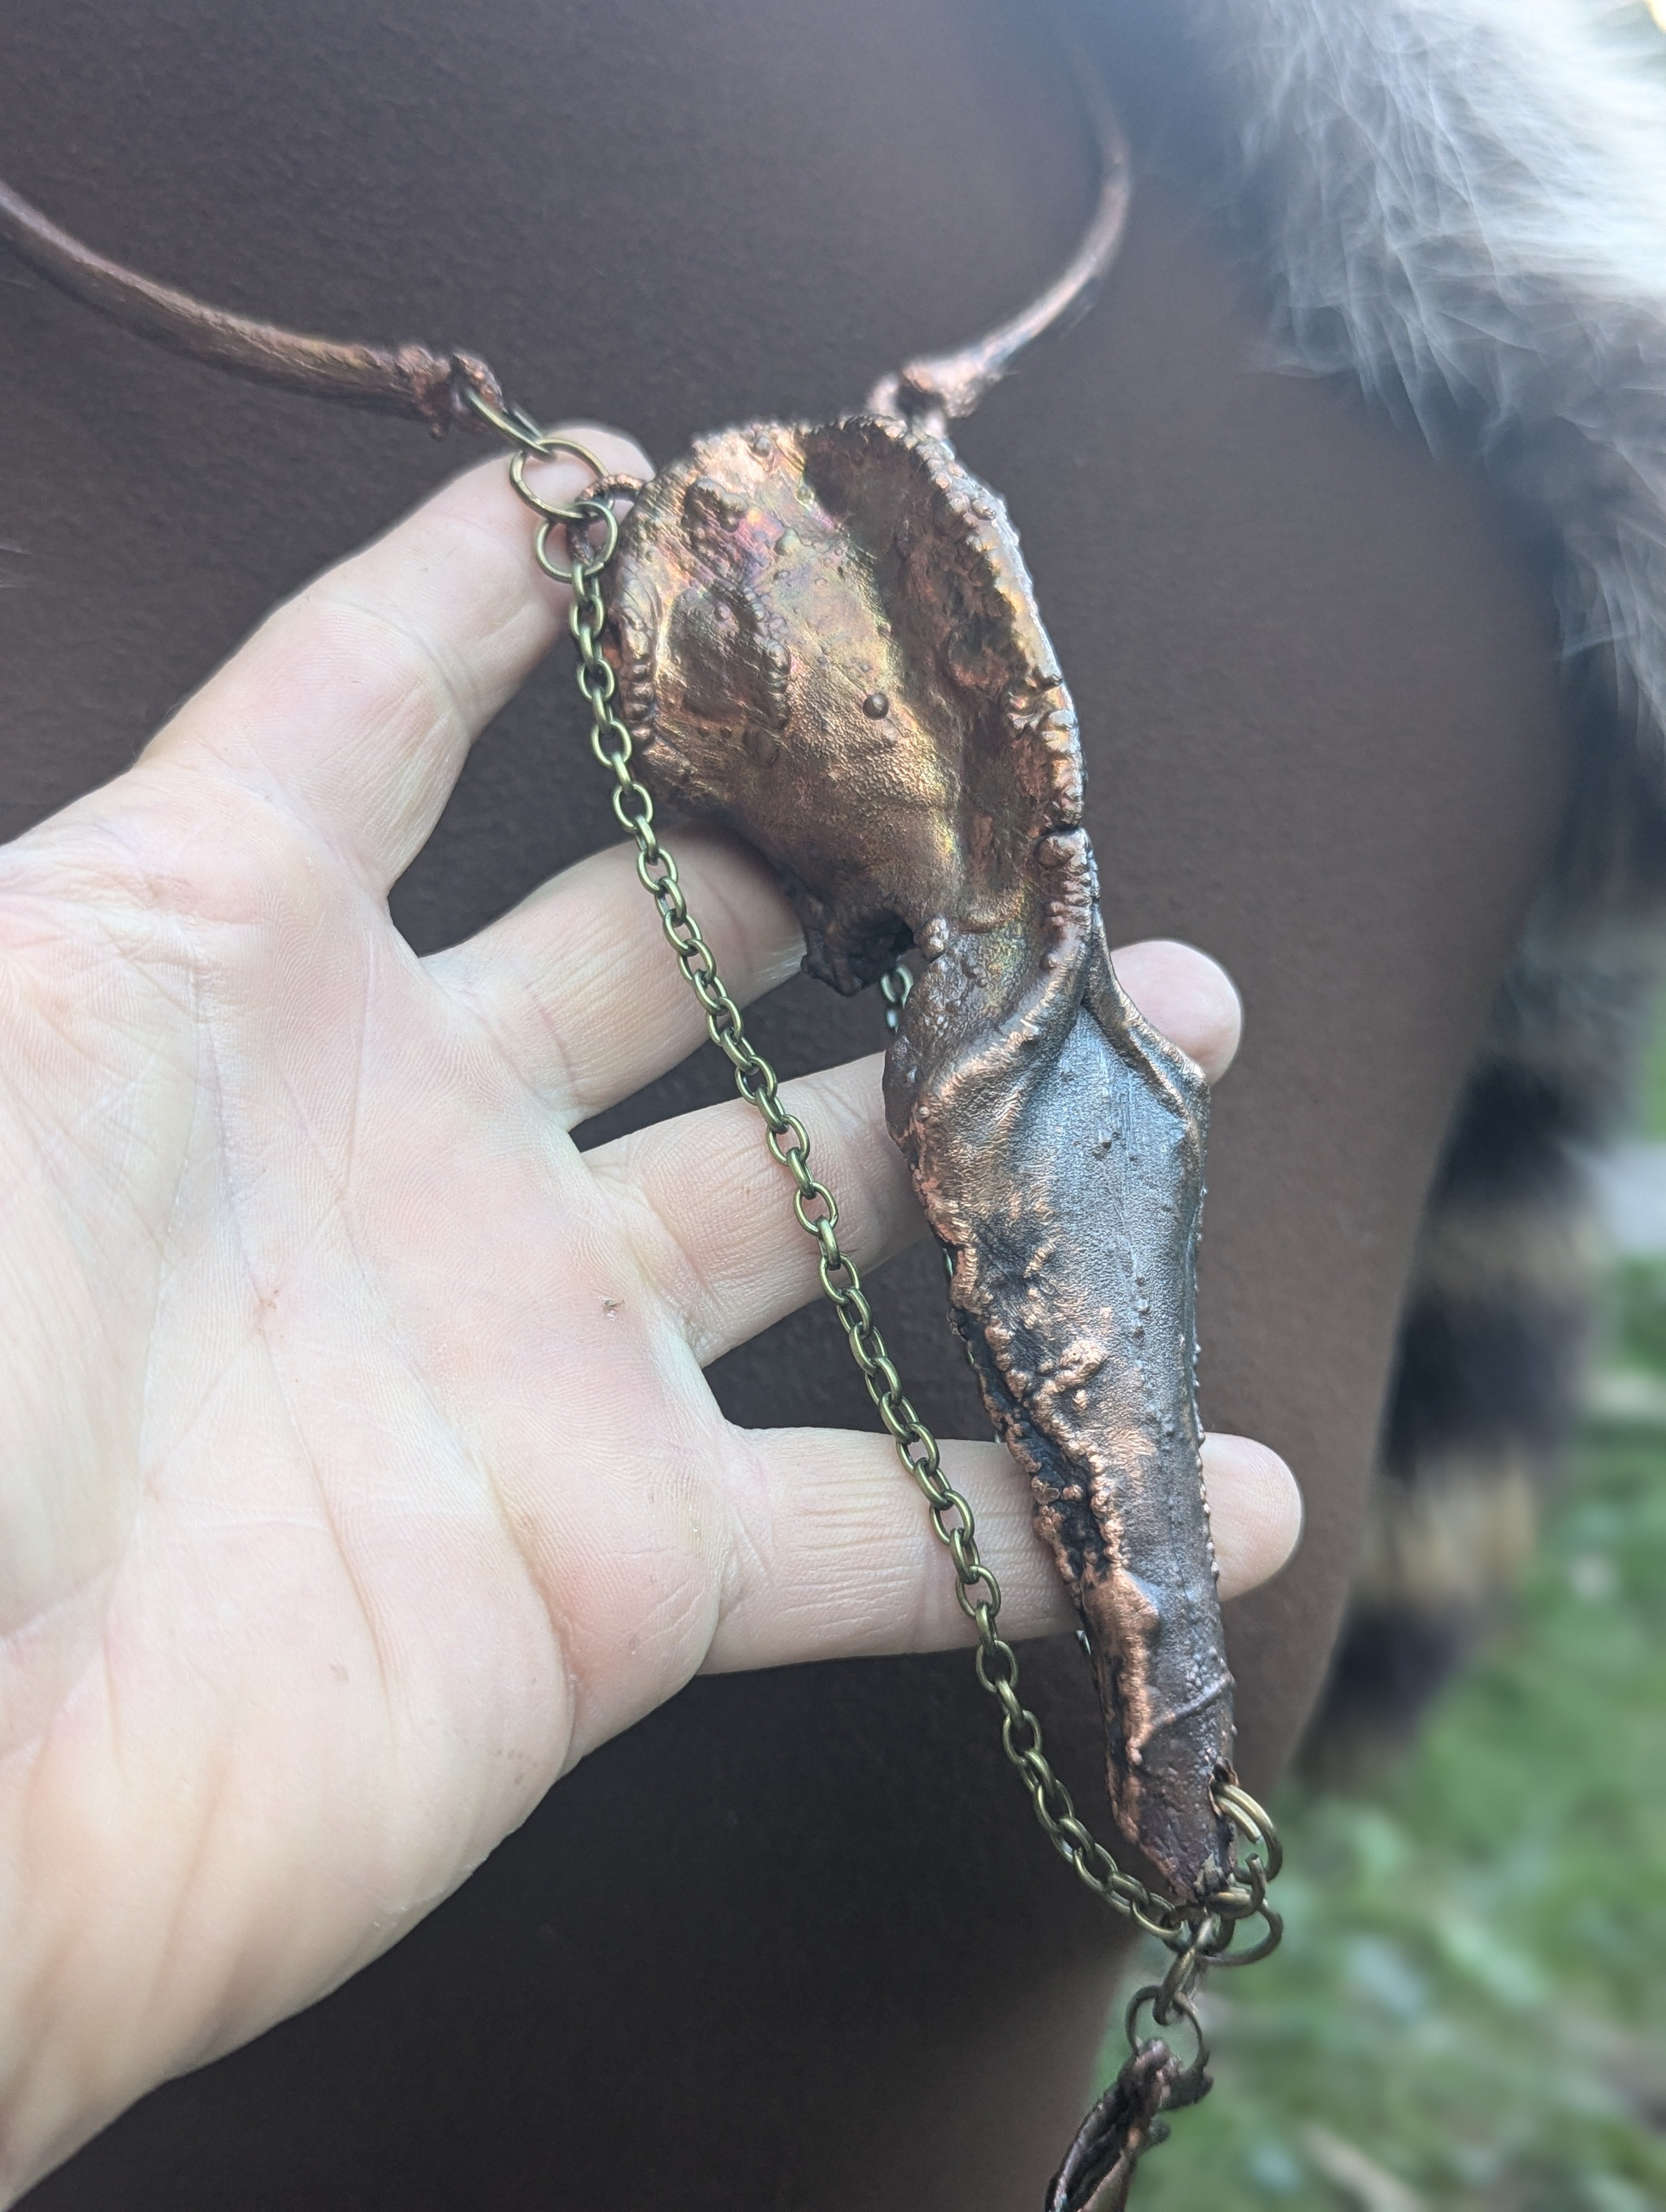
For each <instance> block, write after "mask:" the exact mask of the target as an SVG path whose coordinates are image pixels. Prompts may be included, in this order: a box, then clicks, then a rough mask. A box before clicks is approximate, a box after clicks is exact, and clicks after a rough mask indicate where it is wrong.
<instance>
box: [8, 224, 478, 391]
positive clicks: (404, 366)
mask: <svg viewBox="0 0 1666 2212" xmlns="http://www.w3.org/2000/svg"><path fill="white" fill-rule="evenodd" d="M0 240H4V241H5V243H6V244H7V245H8V246H10V247H11V249H12V251H13V252H15V253H16V254H17V255H18V256H19V257H20V258H21V259H23V260H24V261H27V263H28V264H29V266H30V267H31V268H32V269H33V270H36V271H37V272H38V273H39V274H40V276H45V277H47V278H49V279H50V280H51V282H52V283H54V284H56V285H58V287H59V288H60V289H61V290H63V291H65V292H68V293H70V295H72V296H73V297H74V298H76V299H77V300H80V301H83V302H84V303H85V304H86V305H87V306H88V307H97V308H100V310H101V311H102V312H103V313H105V314H106V315H109V316H110V317H112V319H114V320H115V321H116V322H119V323H120V324H122V325H124V326H125V328H126V329H128V330H130V331H134V332H135V333H136V334H137V336H138V337H146V338H150V339H153V340H154V341H155V343H157V344H158V345H163V346H166V347H167V349H169V351H170V352H173V353H181V354H185V355H188V356H190V357H191V359H192V360H193V361H201V362H207V364H208V365H209V367H210V368H223V369H228V370H229V371H230V372H231V373H232V374H233V375H234V376H244V377H249V378H252V379H253V380H254V381H255V382H257V383H259V384H275V385H278V386H282V387H283V389H285V390H286V391H289V392H306V393H307V394H309V395H310V396H311V397H313V398H318V399H337V400H342V401H344V402H345V403H346V404H348V405H350V406H353V407H367V408H370V409H372V410H374V411H376V412H377V413H379V414H384V415H414V416H417V418H418V420H419V421H422V422H426V423H427V424H428V425H429V428H431V429H434V430H435V431H440V430H444V429H447V428H449V427H450V426H451V425H452V424H453V423H454V422H460V423H464V424H474V425H475V426H478V424H479V421H480V412H479V410H477V409H475V408H474V407H472V406H471V404H469V397H470V395H471V394H473V395H474V396H475V397H477V398H479V399H483V400H484V401H485V402H486V403H487V404H488V406H489V407H492V408H496V409H498V410H501V409H502V404H503V393H502V388H501V387H500V386H499V384H498V381H497V379H496V377H495V376H494V375H493V374H492V373H491V371H490V369H489V368H487V366H486V364H485V362H483V361H480V360H477V358H476V356H474V355H473V354H469V353H435V351H434V350H433V349H431V348H430V347H428V346H425V345H416V344H411V345H402V346H376V345H364V344H361V343H356V342H340V341H337V340H336V339H334V338H317V337H306V336H304V335H302V334H301V332H299V331H285V330H280V329H279V328H278V326H277V324H275V323H261V322H256V321H254V320H252V319H251V318H250V317H248V316H246V315H234V314H229V313H227V312H226V310H225V309H224V308H222V307H208V306H205V305H204V302H203V301H201V300H193V299H192V297H191V295H189V293H186V292H179V291H175V290H174V289H173V287H172V286H171V285H167V284H157V283H153V282H152V280H151V279H150V278H149V277H148V276H139V275H138V274H137V271H136V270H131V269H125V268H124V267H123V266H122V264H120V263H119V261H112V260H110V259H108V258H106V256H105V255H104V254H101V253H95V252H94V250H93V249H92V247H91V246H83V245H82V242H81V240H79V239H76V238H71V237H70V234H69V232H68V231H66V230H60V229H59V228H58V225H57V224H56V223H55V222H52V221H50V220H49V219H48V217H47V216H44V215H42V213H41V212H40V209H39V208H36V207H32V206H31V205H30V204H29V203H28V201H27V200H26V199H24V198H23V197H22V196H21V194H20V193H18V192H15V191H12V189H11V187H10V186H9V185H7V184H4V183H3V182H0Z"/></svg>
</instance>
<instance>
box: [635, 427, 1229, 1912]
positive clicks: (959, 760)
mask: <svg viewBox="0 0 1666 2212" xmlns="http://www.w3.org/2000/svg"><path fill="white" fill-rule="evenodd" d="M610 598H611V606H610V640H609V649H610V653H611V655H612V656H613V658H614V659H615V661H616V665H617V671H618V676H619V697H620V706H621V712H622V714H623V719H624V720H625V722H626V724H627V725H628V726H629V729H630V732H631V734H632V737H633V738H634V739H635V741H636V744H638V746H639V747H640V749H641V750H640V766H641V775H642V776H643V779H644V781H646V782H647V783H648V786H649V787H650V789H651V790H652V791H653V793H654V796H655V798H656V799H659V800H661V801H664V802H666V804H668V805H671V806H673V807H676V808H678V809H680V810H681V811H684V813H686V814H689V815H693V816H697V817H703V818H705V819H708V820H713V821H716V822H720V823H727V825H729V826H730V827H731V828H733V829H735V830H737V831H739V834H740V835H741V836H743V837H745V838H746V839H747V840H748V841H749V842H751V844H752V845H754V846H755V847H757V848H758V850H759V851H760V852H762V853H763V854H764V855H765V856H766V857H767V858H768V859H769V860H770V861H771V862H772V863H773V865H774V866H775V869H776V871H777V872H778V874H779V876H780V878H781V883H782V884H783V886H784V887H785V889H786V891H787V896H789V898H790V899H791V900H792V902H793V906H794V908H795V909H796V911H797V913H798V915H799V918H800V921H801V922H802V924H803V927H804V933H805V942H806V967H807V968H808V969H809V970H810V972H811V973H812V975H818V976H820V977H821V978H822V980H823V981H825V982H829V983H831V984H832V985H833V987H835V989H836V990H839V991H844V992H853V991H857V990H860V988H862V987H863V986H864V985H866V984H868V983H871V982H873V981H876V980H877V979H878V978H879V976H880V975H883V974H885V972H886V970H887V969H890V968H891V966H892V965H893V964H894V963H895V962H896V960H897V957H899V955H901V954H902V953H903V952H904V951H907V950H908V949H909V947H910V946H912V947H916V948H917V949H918V951H919V953H920V954H921V956H922V957H923V960H924V969H923V972H922V974H921V978H920V981H919V982H918V983H917V985H916V987H915V990H914V991H913V993H912V994H911V996H910V997H909V1000H908V1003H907V1005H906V1006H905V1008H904V1010H903V1018H902V1022H901V1024H900V1027H899V1029H898V1031H897V1036H896V1038H895V1041H894V1042H893V1043H892V1046H891V1051H890V1054H889V1056H888V1059H887V1062H886V1068H885V1108H886V1114H887V1118H888V1120H889V1121H890V1125H891V1133H892V1134H893V1135H894V1137H895V1138H896V1139H897V1143H898V1144H899V1145H900V1146H901V1147H902V1149H903V1153H904V1155H905V1156H906V1158H907V1159H908V1162H909V1168H910V1170H912V1174H913V1178H914V1186H915V1190H916V1192H917V1193H918V1194H919V1198H920V1202H921V1206H923V1208H924V1210H925V1213H926V1217H927V1221H928V1222H929V1224H930V1225H931V1228H932V1230H933V1232H934V1234H935V1235H936V1237H938V1239H939V1243H941V1244H942V1246H943V1247H944V1249H945V1250H946V1251H947V1252H948V1253H949V1254H950V1255H951V1256H952V1266H953V1273H952V1290H951V1298H952V1309H953V1314H954V1318H955V1322H956V1326H957V1327H958V1329H959V1330H960V1332H961V1334H963V1335H964V1338H965V1340H966V1342H967V1344H968V1346H970V1351H971V1355H972V1358H973V1362H974V1364H975V1365H976V1370H977V1376H978V1380H979V1383H980V1384H981V1385H982V1393H983V1397H984V1401H985V1403H986V1404H987V1406H988V1410H989V1413H990V1415H991V1418H992V1419H993V1420H994V1424H995V1426H996V1428H997V1430H998V1431H999V1432H1000V1435H1001V1436H1002V1437H1004V1439H1005V1440H1006V1443H1007V1445H1008V1446H1009V1447H1010V1449H1011V1450H1012V1454H1013V1455H1014V1457H1015V1458H1016V1459H1017V1460H1018V1463H1019V1465H1020V1466H1021V1467H1023V1468H1025V1470H1026V1472H1027V1473H1028V1474H1029V1476H1030V1480H1031V1488H1032V1491H1033V1494H1034V1510H1035V1516H1036V1521H1037V1527H1038V1528H1039V1529H1040V1530H1041V1532H1042V1534H1043V1536H1044V1537H1045V1538H1046V1540H1047V1541H1048V1543H1049V1545H1050V1546H1051V1547H1052V1551H1053V1554H1054V1557H1055V1559H1056V1560H1057V1562H1058V1565H1059V1569H1060V1571H1061V1573H1062V1574H1063V1576H1064V1577H1065V1579H1066V1581H1067V1583H1068V1584H1069V1587H1070V1589H1071V1592H1072V1594H1073V1597H1074V1600H1075V1602H1076V1605H1077V1607H1078V1608H1079V1613H1080V1615H1081V1618H1082V1620H1083V1623H1084V1625H1085V1629H1086V1632H1087V1638H1088V1641H1089V1644H1090V1647H1091V1652H1092V1658H1093V1669H1094V1674H1095V1678H1096V1681H1097V1688H1098V1692H1099V1699H1100V1703H1101V1706H1102V1708H1103V1711H1104V1723H1105V1732H1106V1738H1107V1766H1108V1775H1109V1782H1110V1798H1111V1805H1112V1808H1113V1813H1114V1815H1115V1818H1116V1822H1117V1826H1118V1827H1119V1828H1120V1830H1121V1832H1122V1835H1123V1836H1124V1837H1125V1838H1127V1840H1128V1842H1129V1843H1130V1844H1134V1846H1136V1847H1137V1848H1138V1849H1139V1850H1141V1851H1143V1852H1144V1853H1145V1855H1146V1857H1147V1858H1148V1859H1149V1860H1150V1861H1151V1862H1152V1863H1153V1864H1154V1865H1155V1866H1156V1867H1158V1869H1160V1870H1161V1871H1162V1873H1163V1874H1164V1876H1165V1877H1166V1878H1167V1880H1168V1881H1170V1883H1171V1884H1172V1886H1173V1887H1174V1889H1175V1890H1176V1892H1177V1893H1178V1894H1179V1896H1180V1897H1181V1898H1183V1899H1188V1900H1190V1899H1198V1898H1200V1897H1203V1896H1206V1895H1207V1893H1209V1892H1210V1891H1211V1890H1212V1889H1213V1888H1214V1887H1218V1886H1219V1884H1220V1883H1221V1882H1223V1881H1225V1880H1226V1879H1228V1878H1229V1875H1230V1871H1231V1832H1230V1830H1229V1829H1228V1827H1227V1826H1226V1824H1225V1821H1224V1820H1222V1818H1221V1815H1220V1814H1219V1811H1218V1809H1217V1808H1216V1806H1215V1804H1214V1802H1213V1788H1214V1785H1215V1784H1216V1783H1217V1782H1218V1781H1219V1780H1220V1779H1223V1778H1226V1777H1228V1776H1230V1774H1231V1742H1232V1683H1231V1675H1230V1674H1229V1673H1228V1671H1227V1667H1226V1662H1225V1652H1224V1649H1223V1643H1222V1637H1221V1626H1220V1608H1219V1601H1218V1596H1217V1591H1216V1577H1215V1562H1214V1553H1213V1547H1212V1546H1211V1542H1210V1537H1209V1525H1208V1516H1207V1509H1206V1505H1205V1501H1204V1496H1203V1486H1202V1475H1201V1461H1200V1456H1199V1447H1200V1443H1201V1432H1200V1429H1199V1425H1198V1416H1197V1405H1196V1393H1195V1374H1194V1370H1195V1327H1194V1319H1193V1283H1194V1273H1195V1256H1196V1248H1197V1237H1198V1223H1199V1215H1200V1212H1201V1205H1202V1197H1203V1181H1202V1178H1203V1148H1204V1136H1205V1130H1206V1126H1207V1107H1208V1094H1207V1088H1206V1086H1205V1085H1204V1081H1203V1079H1202V1077H1201V1074H1200V1073H1199V1071H1198V1070H1197V1068H1196V1067H1195V1066H1193V1064H1192V1062H1191V1061H1190V1060H1188V1059H1187V1057H1186V1056H1185V1054H1183V1053H1182V1052H1180V1051H1178V1050H1177V1048H1175V1047H1174V1046H1173V1045H1171V1044H1170V1043H1169V1042H1167V1041H1166V1040H1165V1039H1164V1038H1163V1037H1162V1036H1159V1035H1158V1033H1157V1032H1156V1031H1155V1030H1153V1029H1152V1027H1151V1026H1150V1024H1148V1023H1146V1021H1145V1020H1144V1018H1142V1017H1141V1016H1140V1013H1139V1012H1138V1011H1137V1010H1136V1009H1135V1007H1134V1006H1133V1005H1132V1003H1131V1002H1130V1001H1129V1000H1128V998H1127V997H1126V996H1125V994H1123V992H1122V987H1121V986H1120V985H1119V984H1118V982H1117V980H1116V974H1115V972H1114V970H1113V969H1112V966H1111V961H1110V951H1109V949H1108V947H1107V944H1106V940H1105V935H1104V925H1103V923H1102V921H1101V920H1100V915H1099V905H1098V896H1097V879H1096V875H1095V870H1094V862H1093V855H1092V853H1091V849H1090V848H1089V845H1088V841H1087V835H1086V832H1085V829H1084V828H1083V826H1082V760H1081V751H1080V747H1079V743H1078V739H1077V732H1076V722H1075V716H1074V712H1073V708H1072V706H1071V703H1070V700H1069V696H1068V695H1067V692H1066V690H1065V688H1064V684H1063V680H1062V678H1061V675H1060V671H1059V669H1058V665H1057V663H1056V661H1055V657H1054V653H1053V650H1052V647H1051V646H1050V645H1049V642H1048V639H1047V636H1046V634H1045V632H1044V631H1043V628H1042V625H1041V621H1040V617H1039V616H1038V614H1037V609H1036V605H1035V601H1034V597H1033V594H1032V592H1031V585H1030V580H1029V578H1028V576H1027V574H1025V568H1024V564H1023V562H1022V559H1021V557H1020V556H1019V552H1018V540H1017V538H1016V537H1015V535H1014V533H1013V532H1012V526H1011V525H1010V524H1009V522H1008V521H1007V519H1006V512H1005V510H1004V509H1003V507H1001V505H1000V501H998V500H997V499H996V498H995V496H994V495H993V494H992V493H991V492H990V491H989V490H988V489H987V488H986V487H985V486H983V485H982V484H981V483H978V482H977V481H976V478H974V477H971V476H970V475H969V474H968V473H967V472H966V471H965V470H964V468H963V467H962V466H961V465H960V464H959V462H958V459H956V458H955V456H954V454H953V453H952V450H951V448H950V447H948V446H947V445H946V444H945V443H944V442H943V441H941V440H940V439H938V438H936V437H933V436H930V435H926V434H924V433H923V432H921V431H919V430H916V429H913V428H909V427H908V426H907V425H906V424H905V423H903V422H902V421H901V420H899V419H897V418H894V417H885V416H871V415H870V416H860V415H859V416H852V417H849V418H848V419H847V420H845V421H842V422H833V423H830V424H824V425H819V426H787V425H783V424H781V423H773V422H771V423H760V424H755V425H751V426H749V427H746V428H740V429H736V430H730V431H725V432H723V433H721V434H719V435H714V436H712V437H709V438H707V439H703V440H702V441H700V442H699V443H697V444H696V447H694V450H693V451H692V453H690V455H688V456H687V457H686V458H685V459H683V460H680V461H678V462H677V463H676V464H675V465H672V467H671V468H669V469H667V470H666V471H663V472H662V473H661V474H660V475H659V476H658V477H654V480H653V481H652V482H651V483H649V484H648V486H647V487H646V488H645V489H643V491H642V492H641V495H640V496H639V497H638V498H637V500H636V503H635V507H633V508H632V510H631V512H630V513H629V516H628V517H627V518H626V520H625V522H624V524H623V530H622V532H621V536H620V540H619V548H618V553H617V562H616V566H615V570H614V581H613V585H612V589H611V594H610Z"/></svg>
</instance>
